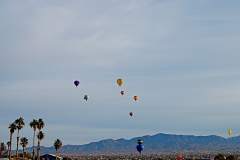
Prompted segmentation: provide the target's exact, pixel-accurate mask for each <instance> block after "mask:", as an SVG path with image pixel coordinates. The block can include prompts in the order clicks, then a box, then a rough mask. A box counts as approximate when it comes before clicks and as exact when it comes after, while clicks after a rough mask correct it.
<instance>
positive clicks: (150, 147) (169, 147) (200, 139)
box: [29, 133, 240, 154]
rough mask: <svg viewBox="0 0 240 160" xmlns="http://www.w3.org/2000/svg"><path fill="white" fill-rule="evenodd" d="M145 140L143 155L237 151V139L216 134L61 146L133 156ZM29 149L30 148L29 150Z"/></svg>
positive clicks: (67, 150) (66, 149) (82, 151)
mask: <svg viewBox="0 0 240 160" xmlns="http://www.w3.org/2000/svg"><path fill="white" fill-rule="evenodd" d="M138 139H141V140H143V141H144V153H156V154H159V153H177V152H189V153H206V152H207V153H215V152H237V151H238V150H239V149H240V137H239V136H238V137H232V138H224V137H220V136H216V135H210V136H194V135H173V134H163V133H159V134H156V135H152V136H150V135H147V136H143V137H135V138H132V139H128V140H127V139H117V140H114V139H105V140H101V141H98V142H92V143H89V144H84V145H64V146H63V147H62V148H61V150H60V152H61V153H65V154H129V153H136V144H137V140H138ZM29 150H30V148H29ZM41 152H42V153H54V152H55V150H54V148H53V147H42V148H41Z"/></svg>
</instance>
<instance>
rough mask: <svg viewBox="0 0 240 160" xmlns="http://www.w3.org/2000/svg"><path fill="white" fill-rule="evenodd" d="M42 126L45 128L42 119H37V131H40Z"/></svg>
mask: <svg viewBox="0 0 240 160" xmlns="http://www.w3.org/2000/svg"><path fill="white" fill-rule="evenodd" d="M44 126H45V124H44V122H43V120H42V118H39V119H38V123H37V128H38V131H41V130H42V129H43V127H44Z"/></svg>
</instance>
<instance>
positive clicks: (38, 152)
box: [37, 140, 40, 160]
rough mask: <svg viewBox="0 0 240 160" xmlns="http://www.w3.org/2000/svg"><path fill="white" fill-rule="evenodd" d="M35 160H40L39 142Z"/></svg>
mask: <svg viewBox="0 0 240 160" xmlns="http://www.w3.org/2000/svg"><path fill="white" fill-rule="evenodd" d="M37 159H38V160H40V140H38V147H37Z"/></svg>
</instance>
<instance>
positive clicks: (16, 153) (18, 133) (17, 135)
mask: <svg viewBox="0 0 240 160" xmlns="http://www.w3.org/2000/svg"><path fill="white" fill-rule="evenodd" d="M18 143H19V129H18V132H17V150H16V156H17V159H18Z"/></svg>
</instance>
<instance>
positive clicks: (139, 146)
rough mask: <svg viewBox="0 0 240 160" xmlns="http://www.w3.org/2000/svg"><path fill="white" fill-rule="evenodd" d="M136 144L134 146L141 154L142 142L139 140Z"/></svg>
mask: <svg viewBox="0 0 240 160" xmlns="http://www.w3.org/2000/svg"><path fill="white" fill-rule="evenodd" d="M137 143H138V145H137V146H136V149H137V151H138V152H139V153H140V154H141V153H142V151H143V149H144V146H143V141H142V140H140V139H139V140H138V142H137Z"/></svg>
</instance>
